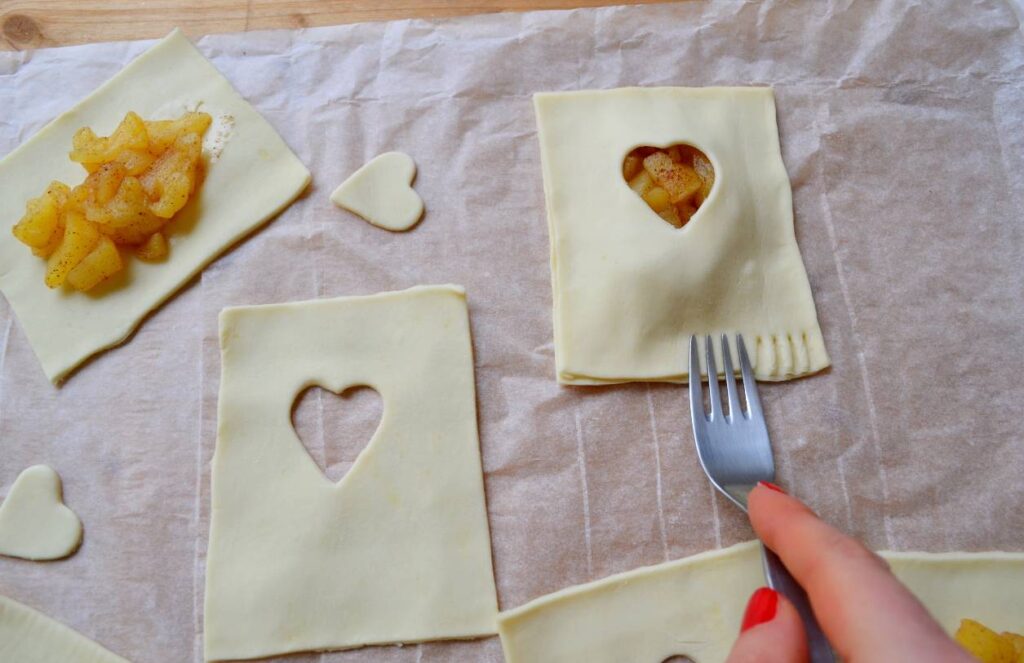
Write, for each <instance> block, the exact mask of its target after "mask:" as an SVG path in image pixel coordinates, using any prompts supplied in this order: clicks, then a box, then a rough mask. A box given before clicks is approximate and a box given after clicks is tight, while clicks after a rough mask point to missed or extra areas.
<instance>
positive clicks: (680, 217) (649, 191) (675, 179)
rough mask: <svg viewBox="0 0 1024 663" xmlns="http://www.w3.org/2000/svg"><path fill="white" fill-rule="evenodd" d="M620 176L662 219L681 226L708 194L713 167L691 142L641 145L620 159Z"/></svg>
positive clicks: (711, 182)
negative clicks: (662, 145)
mask: <svg viewBox="0 0 1024 663" xmlns="http://www.w3.org/2000/svg"><path fill="white" fill-rule="evenodd" d="M622 177H623V179H625V180H626V183H627V184H629V188H631V189H632V190H633V191H634V192H635V193H636V195H638V196H640V198H641V199H642V200H643V201H644V202H645V203H646V204H647V206H648V207H650V208H651V210H652V211H653V212H654V213H655V214H657V215H658V216H659V217H661V219H662V220H663V221H665V222H666V223H668V224H669V225H672V226H674V227H676V228H682V227H683V226H685V225H686V223H687V222H688V221H689V220H690V219H691V218H692V217H693V215H694V214H696V213H697V210H698V209H700V206H701V205H702V204H704V201H706V200H707V199H708V197H709V196H710V195H711V190H712V188H714V186H715V167H714V166H713V165H712V164H711V159H709V158H708V156H707V155H706V154H704V153H703V152H701V151H700V150H699V149H697V148H696V147H693V146H692V145H686V144H676V145H669V146H668V147H651V146H649V145H641V146H640V147H637V148H634V149H632V150H630V151H629V154H627V155H626V156H625V158H624V159H623V160H622Z"/></svg>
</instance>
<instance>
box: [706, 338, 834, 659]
mask: <svg viewBox="0 0 1024 663" xmlns="http://www.w3.org/2000/svg"><path fill="white" fill-rule="evenodd" d="M697 345H698V342H697V338H696V337H695V336H691V337H690V365H689V366H690V367H689V373H690V419H691V420H692V421H693V439H694V440H695V441H696V443H697V456H698V457H699V458H700V464H701V466H702V467H703V468H704V473H705V474H707V475H708V479H710V480H711V483H712V484H713V485H714V487H715V488H717V489H718V491H719V492H721V493H722V494H723V495H725V496H726V497H727V498H729V500H730V501H731V502H732V503H733V504H735V505H736V506H738V507H739V508H741V509H743V511H744V512H747V496H748V495H749V494H750V491H751V490H753V489H754V486H756V485H757V483H758V482H759V481H769V482H770V481H773V480H774V479H775V462H774V460H773V459H772V446H771V442H770V441H769V439H768V428H767V426H766V425H765V422H764V411H763V410H762V409H761V399H760V397H759V396H758V394H757V383H756V382H755V381H754V374H753V371H752V370H751V368H750V358H749V357H748V356H747V348H746V346H745V345H744V343H743V336H742V335H741V334H737V335H736V349H737V352H738V353H739V359H740V374H741V375H742V376H743V394H744V397H745V399H746V402H747V407H746V410H744V409H743V408H742V407H741V406H740V397H739V392H738V391H737V389H736V376H735V374H734V372H733V366H732V354H731V353H730V351H729V341H728V338H727V337H726V336H725V335H724V334H723V335H722V368H723V373H724V374H725V388H726V394H727V397H728V405H729V413H728V414H726V413H725V412H724V411H723V410H722V393H721V391H720V389H719V383H718V369H717V367H716V364H715V353H714V350H713V347H712V341H711V337H710V336H707V337H706V341H705V351H706V355H707V375H708V396H709V400H710V402H711V413H710V414H708V413H707V412H705V410H704V388H703V386H702V385H701V379H700V356H699V351H698V349H697ZM761 560H762V563H763V566H764V575H765V578H766V579H767V581H768V586H769V587H771V588H772V589H774V590H775V591H777V592H779V593H780V594H782V595H783V596H785V597H786V598H787V599H789V601H790V602H791V603H792V604H793V606H794V607H795V608H796V610H797V612H798V613H799V614H800V619H801V620H802V621H803V624H804V630H805V631H806V633H807V648H808V653H809V655H810V661H811V663H834V661H835V656H834V654H833V653H832V648H831V647H830V646H829V643H828V639H827V638H826V637H825V634H824V633H823V632H822V630H821V626H819V625H818V621H817V619H815V617H814V612H813V611H812V610H811V604H810V601H809V600H808V599H807V593H806V592H804V589H803V587H801V586H800V583H798V582H797V581H796V580H795V579H794V578H793V576H792V575H790V573H789V571H787V570H786V567H785V566H784V565H783V564H782V560H780V559H779V557H778V555H776V554H775V553H774V552H772V551H771V550H769V549H768V548H766V547H765V546H764V545H763V544H762V545H761Z"/></svg>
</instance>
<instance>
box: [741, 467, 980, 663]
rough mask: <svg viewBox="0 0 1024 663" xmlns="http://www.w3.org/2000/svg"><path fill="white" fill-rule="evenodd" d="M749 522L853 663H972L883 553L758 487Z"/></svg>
mask: <svg viewBox="0 0 1024 663" xmlns="http://www.w3.org/2000/svg"><path fill="white" fill-rule="evenodd" d="M750 521H751V523H752V524H753V526H754V529H755V530H756V531H757V534H758V536H759V537H760V538H761V540H762V541H764V544H765V545H766V546H768V547H769V548H771V549H772V550H774V551H775V552H776V554H778V556H779V557H780V558H781V559H782V562H783V563H784V564H785V565H786V568H787V569H789V572H790V573H791V574H792V575H793V577H794V578H796V579H797V581H798V582H799V583H800V584H801V585H802V586H803V588H804V589H805V590H806V591H807V595H808V597H809V598H810V600H811V607H812V608H813V609H814V614H815V615H816V616H817V618H818V622H819V623H820V624H821V627H822V629H823V630H824V631H825V634H826V635H827V636H828V638H829V640H830V641H831V643H832V645H833V647H834V648H835V649H836V651H837V652H838V653H839V654H840V655H841V656H842V657H843V658H844V659H845V660H848V661H878V662H882V661H917V660H921V661H957V662H959V661H964V662H967V661H970V660H971V659H970V657H968V656H967V654H966V653H964V652H963V650H961V649H960V648H959V647H958V646H957V645H956V644H954V643H953V641H952V640H951V639H950V638H949V637H948V636H947V635H946V634H945V632H943V630H942V628H941V627H940V626H939V625H938V623H937V622H936V621H935V620H934V619H932V617H931V615H929V614H928V611H927V610H926V609H925V608H924V606H923V605H921V603H920V602H919V601H918V600H917V599H916V598H915V597H914V595H913V594H911V593H910V591H909V590H908V589H907V588H906V587H904V586H903V584H902V583H900V581H899V580H898V579H897V578H896V577H895V576H894V575H893V574H892V573H891V572H890V571H889V567H888V565H887V564H886V563H885V562H884V561H883V560H882V559H881V558H880V557H878V555H876V554H874V553H873V552H871V551H870V550H868V549H867V548H865V547H864V546H863V545H862V544H861V543H860V542H858V541H857V540H856V539H853V538H851V537H848V536H846V535H845V534H843V533H842V532H840V531H839V530H837V529H835V528H834V527H832V526H830V525H828V524H827V523H825V522H824V521H822V520H821V519H819V518H818V517H817V516H816V515H815V514H814V513H813V512H812V511H811V510H810V509H808V508H807V507H806V506H804V505H803V504H802V503H801V502H799V501H798V500H796V499H794V498H792V497H790V496H788V495H786V494H784V493H781V492H776V491H773V490H770V489H768V488H766V487H764V486H758V487H757V488H755V489H754V491H753V492H751V494H750Z"/></svg>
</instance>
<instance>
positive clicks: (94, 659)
mask: <svg viewBox="0 0 1024 663" xmlns="http://www.w3.org/2000/svg"><path fill="white" fill-rule="evenodd" d="M0 661H4V662H5V663H128V661H127V660H126V659H123V658H121V657H120V656H117V655H115V654H112V653H110V652H109V651H107V650H106V649H104V648H103V647H101V646H100V645H98V644H96V643H95V642H93V641H92V640H90V639H88V638H86V637H85V636H84V635H81V634H80V633H78V632H76V631H73V630H72V629H70V628H68V627H67V626H64V625H63V624H61V623H60V622H57V621H54V620H53V619H50V618H49V617H47V616H46V615H44V614H42V613H41V612H37V611H36V610H33V609H32V608H29V607H28V606H25V605H22V604H21V603H18V602H17V601H15V600H13V599H9V598H7V597H6V596H0Z"/></svg>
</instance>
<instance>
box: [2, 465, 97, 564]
mask: <svg viewBox="0 0 1024 663" xmlns="http://www.w3.org/2000/svg"><path fill="white" fill-rule="evenodd" d="M81 542H82V521H81V520H79V519H78V516H76V515H75V512H74V511H72V510H71V509H69V508H68V507H67V506H65V504H64V502H63V501H62V496H61V483H60V476H58V475H57V473H56V472H54V471H53V469H51V468H49V467H47V466H46V465H33V466H32V467H30V468H28V469H27V470H25V471H24V472H22V473H21V474H20V475H18V478H17V479H16V480H15V481H14V485H13V486H11V490H10V491H9V492H8V493H7V498H6V499H4V501H3V504H0V555H7V556H9V557H21V558H23V559H31V560H48V559H60V558H62V557H67V556H68V555H70V554H72V553H73V552H75V551H76V550H78V545H79V544H80V543H81Z"/></svg>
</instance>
